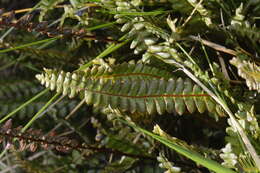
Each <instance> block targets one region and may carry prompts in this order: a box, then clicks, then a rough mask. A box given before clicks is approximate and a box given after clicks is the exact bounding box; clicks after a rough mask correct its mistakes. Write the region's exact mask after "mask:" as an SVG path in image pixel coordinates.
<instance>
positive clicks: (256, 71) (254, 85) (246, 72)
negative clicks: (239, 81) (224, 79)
mask: <svg viewBox="0 0 260 173" xmlns="http://www.w3.org/2000/svg"><path fill="white" fill-rule="evenodd" d="M230 63H231V64H233V65H234V66H236V67H237V69H238V75H239V76H241V77H242V78H244V79H245V80H246V84H247V86H248V87H249V89H250V90H257V91H258V92H260V66H258V65H256V64H255V63H254V62H250V61H246V60H243V61H242V60H240V59H239V58H237V57H234V58H233V59H232V60H230Z"/></svg>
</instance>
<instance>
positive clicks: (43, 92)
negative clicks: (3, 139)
mask: <svg viewBox="0 0 260 173" xmlns="http://www.w3.org/2000/svg"><path fill="white" fill-rule="evenodd" d="M48 90H49V89H45V90H43V91H42V92H40V93H39V94H37V95H36V96H34V97H33V98H31V99H30V100H28V101H27V102H25V103H24V104H22V105H21V106H19V107H18V108H16V109H15V110H13V111H12V112H11V113H9V114H8V115H6V116H5V117H4V118H2V119H1V120H0V124H1V123H2V122H4V121H5V120H7V119H9V118H10V117H11V116H13V115H14V114H15V113H17V112H18V111H20V110H21V109H22V108H24V107H25V106H27V105H29V104H30V103H32V102H33V101H35V100H36V99H38V98H39V97H41V96H43V95H44V94H46V93H47V92H48Z"/></svg>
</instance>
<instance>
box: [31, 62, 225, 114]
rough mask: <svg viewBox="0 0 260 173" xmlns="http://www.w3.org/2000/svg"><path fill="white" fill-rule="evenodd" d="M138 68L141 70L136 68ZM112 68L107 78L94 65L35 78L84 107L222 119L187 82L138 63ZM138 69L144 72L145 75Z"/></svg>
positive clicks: (209, 100) (187, 80)
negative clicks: (82, 102) (78, 98)
mask: <svg viewBox="0 0 260 173" xmlns="http://www.w3.org/2000/svg"><path fill="white" fill-rule="evenodd" d="M138 66H140V67H142V68H139V69H138V68H137V67H138ZM116 67H117V66H116ZM116 67H114V69H111V70H112V71H111V72H110V73H111V74H110V75H107V73H104V69H103V67H99V68H98V67H97V66H94V67H93V68H91V69H88V70H87V72H82V71H81V72H79V71H76V72H73V73H70V72H67V73H65V72H64V71H57V70H48V69H45V73H43V74H38V75H36V78H37V79H38V80H39V81H41V84H42V85H45V86H46V87H47V88H50V89H51V90H56V91H57V92H58V93H60V92H62V93H63V95H69V97H70V98H72V97H74V96H75V95H77V94H79V95H80V96H81V97H82V98H83V99H84V100H85V101H86V103H87V104H93V105H94V106H111V107H112V108H118V109H120V110H123V111H127V112H131V113H135V112H139V113H146V114H154V113H156V112H157V113H159V114H163V113H164V112H166V111H167V112H169V113H172V112H177V113H178V114H180V115H182V114H184V113H185V112H186V111H188V112H190V113H193V112H195V111H196V110H198V111H199V112H200V113H203V112H205V111H206V110H208V111H209V112H212V113H218V114H219V115H220V116H223V112H222V111H221V109H220V106H219V105H216V103H215V102H214V101H213V100H212V99H211V98H210V97H209V96H208V95H207V94H206V93H205V92H204V91H202V89H201V88H200V87H199V86H198V85H196V84H193V83H192V81H191V80H190V79H182V78H178V79H176V78H169V77H168V78H167V77H166V78H165V79H163V78H161V77H160V76H161V74H159V73H158V72H159V70H158V69H157V70H156V68H151V67H147V66H145V65H142V64H141V65H134V66H131V65H129V66H128V68H127V67H125V68H122V67H124V65H119V66H118V67H117V68H116ZM119 67H120V68H119ZM131 67H132V68H131ZM149 68H150V69H151V70H150V71H148V70H147V69H149ZM119 69H120V70H119ZM137 69H138V70H137ZM142 69H146V70H145V72H146V73H144V72H143V71H142ZM155 71H157V72H155ZM162 76H163V75H162Z"/></svg>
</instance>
